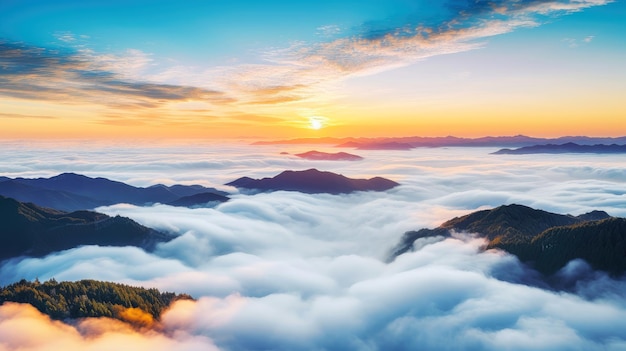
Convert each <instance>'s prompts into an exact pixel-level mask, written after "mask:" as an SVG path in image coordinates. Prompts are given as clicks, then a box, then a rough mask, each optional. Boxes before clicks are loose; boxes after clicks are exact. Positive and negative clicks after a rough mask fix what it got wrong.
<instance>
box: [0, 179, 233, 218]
mask: <svg viewBox="0 0 626 351" xmlns="http://www.w3.org/2000/svg"><path fill="white" fill-rule="evenodd" d="M206 192H211V193H215V194H218V195H226V193H225V192H222V191H219V190H216V189H213V188H205V187H203V186H200V185H173V186H169V187H168V186H165V185H162V184H158V185H153V186H151V187H147V188H140V187H134V186H131V185H128V184H125V183H122V182H118V181H113V180H109V179H106V178H90V177H87V176H84V175H80V174H75V173H63V174H59V175H57V176H54V177H51V178H35V179H29V178H15V179H9V178H5V179H4V181H2V179H0V195H4V196H8V197H12V198H15V199H17V200H19V201H23V202H32V203H35V204H38V205H40V206H44V207H51V208H55V209H58V210H63V211H76V210H84V209H92V208H95V207H98V206H107V205H113V204H116V203H130V204H134V205H146V204H153V203H157V202H158V203H168V202H172V201H176V200H178V199H180V198H182V197H186V196H191V195H195V194H200V193H206Z"/></svg>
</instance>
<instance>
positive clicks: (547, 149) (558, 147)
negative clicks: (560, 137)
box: [493, 143, 626, 155]
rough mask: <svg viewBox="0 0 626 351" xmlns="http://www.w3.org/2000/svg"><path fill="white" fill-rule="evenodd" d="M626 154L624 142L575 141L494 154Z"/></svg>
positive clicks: (499, 151) (502, 150)
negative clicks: (592, 142) (588, 143)
mask: <svg viewBox="0 0 626 351" xmlns="http://www.w3.org/2000/svg"><path fill="white" fill-rule="evenodd" d="M566 153H572V154H626V144H624V145H618V144H610V145H606V144H595V145H580V144H576V143H565V144H546V145H532V146H524V147H520V148H517V149H501V150H498V151H496V152H494V153H493V154H495V155H526V154H566Z"/></svg>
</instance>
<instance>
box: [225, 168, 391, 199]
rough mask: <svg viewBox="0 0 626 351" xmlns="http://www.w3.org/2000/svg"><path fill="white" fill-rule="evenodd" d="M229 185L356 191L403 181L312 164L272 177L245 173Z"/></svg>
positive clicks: (313, 191) (317, 191) (381, 188)
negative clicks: (357, 175)
mask: <svg viewBox="0 0 626 351" xmlns="http://www.w3.org/2000/svg"><path fill="white" fill-rule="evenodd" d="M226 185H229V186H234V187H236V188H244V189H256V190H259V191H279V190H285V191H298V192H302V193H307V194H320V193H328V194H347V193H352V192H355V191H385V190H389V189H391V188H394V187H396V186H398V185H400V184H398V183H396V182H394V181H392V180H389V179H386V178H382V177H374V178H370V179H353V178H348V177H345V176H343V175H341V174H336V173H332V172H325V171H319V170H317V169H315V168H310V169H307V170H303V171H291V170H289V171H283V172H281V173H280V174H278V175H276V176H275V177H271V178H262V179H252V178H250V177H241V178H239V179H236V180H234V181H232V182H230V183H227V184H226Z"/></svg>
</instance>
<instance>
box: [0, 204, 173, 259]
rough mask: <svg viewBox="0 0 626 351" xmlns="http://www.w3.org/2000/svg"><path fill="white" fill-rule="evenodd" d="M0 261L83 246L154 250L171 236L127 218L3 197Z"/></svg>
mask: <svg viewBox="0 0 626 351" xmlns="http://www.w3.org/2000/svg"><path fill="white" fill-rule="evenodd" d="M0 218H2V221H3V226H2V230H0V238H1V240H2V245H1V246H0V260H4V259H7V258H12V257H17V256H24V255H27V256H34V257H41V256H45V255H47V254H49V253H52V252H55V251H61V250H67V249H72V248H75V247H77V246H81V245H100V246H137V247H141V248H144V249H152V248H153V247H154V245H156V243H158V242H162V241H167V240H169V239H171V238H170V237H169V236H167V235H165V234H163V233H160V232H158V231H156V230H153V229H150V228H147V227H144V226H142V225H140V224H138V223H137V222H134V221H133V220H131V219H129V218H126V217H120V216H116V217H109V216H107V215H105V214H102V213H97V212H92V211H75V212H71V213H67V212H63V211H57V210H53V209H49V208H44V207H39V206H37V205H34V204H31V203H22V202H19V201H17V200H14V199H10V198H6V197H3V196H0Z"/></svg>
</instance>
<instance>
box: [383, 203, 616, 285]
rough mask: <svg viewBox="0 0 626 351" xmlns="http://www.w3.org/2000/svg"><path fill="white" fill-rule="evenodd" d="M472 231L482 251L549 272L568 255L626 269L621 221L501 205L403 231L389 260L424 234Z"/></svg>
mask: <svg viewBox="0 0 626 351" xmlns="http://www.w3.org/2000/svg"><path fill="white" fill-rule="evenodd" d="M456 232H467V233H473V234H475V235H477V236H478V237H482V238H485V239H486V240H487V247H486V248H487V249H501V250H505V251H507V252H509V253H511V254H514V255H516V256H517V257H518V258H519V259H520V260H521V261H523V262H527V263H528V264H530V265H531V266H532V267H533V268H535V269H536V270H538V271H539V272H541V273H543V274H544V275H551V274H554V273H556V272H557V271H558V270H559V269H561V268H563V267H564V266H565V265H566V264H567V263H568V262H570V261H571V260H573V259H583V260H585V261H586V262H588V263H589V264H590V265H591V267H592V268H594V269H599V270H603V271H606V272H609V273H611V274H615V275H620V274H623V273H625V272H626V219H625V218H617V217H611V216H609V215H608V214H607V213H606V212H603V211H593V212H589V213H586V214H583V215H580V216H571V215H562V214H556V213H551V212H547V211H542V210H537V209H533V208H530V207H526V206H522V205H516V204H512V205H506V206H500V207H497V208H494V209H491V210H483V211H477V212H473V213H470V214H468V215H466V216H462V217H457V218H453V219H451V220H449V221H447V222H445V223H443V224H442V225H440V226H439V227H438V228H434V229H420V230H418V231H410V232H407V233H405V234H404V236H403V237H402V239H401V242H400V243H399V244H398V245H397V246H396V247H395V248H394V250H393V252H392V254H391V257H390V259H395V257H397V256H399V255H401V254H403V253H405V252H407V251H410V250H412V248H413V245H414V243H415V242H416V241H417V240H419V239H422V238H428V237H438V236H439V237H443V238H445V237H452V236H453V235H454V233H456Z"/></svg>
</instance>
